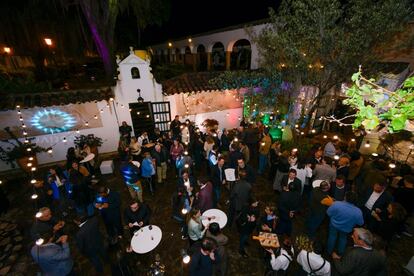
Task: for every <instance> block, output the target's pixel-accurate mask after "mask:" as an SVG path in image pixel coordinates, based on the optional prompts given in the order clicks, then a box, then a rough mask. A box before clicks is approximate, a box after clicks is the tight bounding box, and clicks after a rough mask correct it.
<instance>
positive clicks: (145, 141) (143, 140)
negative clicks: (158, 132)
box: [138, 131, 150, 147]
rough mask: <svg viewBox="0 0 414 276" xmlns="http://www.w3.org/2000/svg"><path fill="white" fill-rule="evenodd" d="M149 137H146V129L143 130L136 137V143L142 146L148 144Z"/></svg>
mask: <svg viewBox="0 0 414 276" xmlns="http://www.w3.org/2000/svg"><path fill="white" fill-rule="evenodd" d="M149 142H150V141H149V138H148V133H147V132H146V131H144V132H143V133H142V134H141V136H139V137H138V144H139V145H140V146H141V147H142V146H145V145H146V144H148V143H149Z"/></svg>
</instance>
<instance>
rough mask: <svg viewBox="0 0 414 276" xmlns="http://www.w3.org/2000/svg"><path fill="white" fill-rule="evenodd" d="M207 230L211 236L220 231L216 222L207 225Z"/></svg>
mask: <svg viewBox="0 0 414 276" xmlns="http://www.w3.org/2000/svg"><path fill="white" fill-rule="evenodd" d="M208 230H209V231H210V233H211V234H212V235H213V236H217V235H218V234H219V233H220V225H219V224H218V223H217V222H213V223H211V224H210V225H209V227H208Z"/></svg>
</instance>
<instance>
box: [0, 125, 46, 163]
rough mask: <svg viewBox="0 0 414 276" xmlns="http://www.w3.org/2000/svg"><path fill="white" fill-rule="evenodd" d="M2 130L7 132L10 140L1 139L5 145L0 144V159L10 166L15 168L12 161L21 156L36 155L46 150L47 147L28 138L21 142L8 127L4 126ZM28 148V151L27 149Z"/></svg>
mask: <svg viewBox="0 0 414 276" xmlns="http://www.w3.org/2000/svg"><path fill="white" fill-rule="evenodd" d="M4 130H5V131H6V132H7V133H8V134H9V136H10V140H3V141H2V142H3V143H4V144H7V145H8V146H7V147H2V146H0V160H1V161H3V162H6V164H10V165H11V166H12V168H15V164H14V161H15V160H17V159H20V158H23V157H29V156H33V155H36V154H37V153H40V152H46V151H47V149H45V148H42V147H39V146H37V145H36V144H35V143H32V142H31V141H30V139H29V142H28V143H22V142H20V141H19V139H18V138H17V137H16V136H15V135H14V134H13V133H12V132H11V131H10V128H9V127H5V128H4ZM29 148H30V151H28V149H29Z"/></svg>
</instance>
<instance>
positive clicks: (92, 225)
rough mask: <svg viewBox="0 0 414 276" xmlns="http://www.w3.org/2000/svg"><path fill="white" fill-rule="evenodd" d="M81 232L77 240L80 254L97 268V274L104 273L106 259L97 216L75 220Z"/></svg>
mask: <svg viewBox="0 0 414 276" xmlns="http://www.w3.org/2000/svg"><path fill="white" fill-rule="evenodd" d="M75 223H76V224H77V225H78V227H79V230H78V232H77V233H76V236H75V240H76V245H77V246H78V249H79V252H80V253H81V254H82V255H84V256H85V257H86V258H87V259H88V260H89V261H90V262H91V263H92V265H93V267H94V268H95V271H96V273H98V274H102V273H103V264H102V260H104V259H106V255H105V252H106V251H105V248H104V243H103V239H102V234H101V232H100V230H99V221H98V218H97V217H96V216H93V217H87V216H84V215H83V216H80V217H79V218H77V219H75Z"/></svg>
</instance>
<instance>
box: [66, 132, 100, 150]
mask: <svg viewBox="0 0 414 276" xmlns="http://www.w3.org/2000/svg"><path fill="white" fill-rule="evenodd" d="M73 143H74V144H75V145H76V146H77V147H78V148H83V146H84V145H88V146H89V147H100V146H102V143H103V141H102V138H99V137H96V136H95V135H93V134H88V135H81V136H76V137H75V140H74V141H73Z"/></svg>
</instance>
